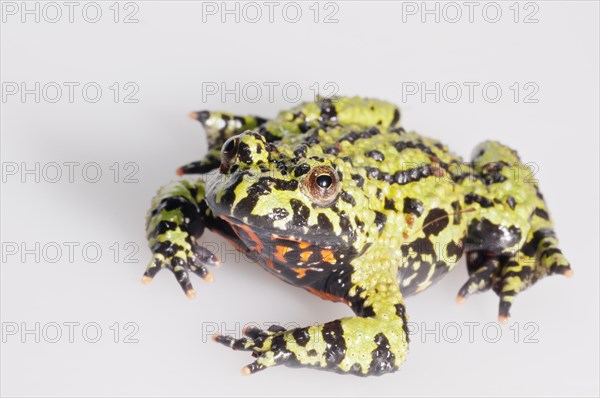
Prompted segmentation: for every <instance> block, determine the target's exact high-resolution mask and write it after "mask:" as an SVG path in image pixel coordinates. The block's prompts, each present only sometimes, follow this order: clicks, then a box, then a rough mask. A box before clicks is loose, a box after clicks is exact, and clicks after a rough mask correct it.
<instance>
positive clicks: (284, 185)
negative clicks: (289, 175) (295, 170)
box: [260, 177, 298, 191]
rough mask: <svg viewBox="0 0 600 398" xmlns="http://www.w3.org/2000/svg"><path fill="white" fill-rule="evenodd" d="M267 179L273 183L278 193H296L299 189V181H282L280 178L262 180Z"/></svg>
mask: <svg viewBox="0 0 600 398" xmlns="http://www.w3.org/2000/svg"><path fill="white" fill-rule="evenodd" d="M263 178H264V179H266V180H268V181H271V182H272V183H273V186H274V187H275V189H276V190H278V191H295V190H296V189H298V181H296V180H281V179H279V178H272V177H261V178H260V180H262V179H263Z"/></svg>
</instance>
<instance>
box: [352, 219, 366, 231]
mask: <svg viewBox="0 0 600 398" xmlns="http://www.w3.org/2000/svg"><path fill="white" fill-rule="evenodd" d="M354 222H355V223H356V227H357V228H358V229H362V228H363V227H364V226H365V223H364V222H363V221H362V220H361V219H360V218H358V216H355V217H354Z"/></svg>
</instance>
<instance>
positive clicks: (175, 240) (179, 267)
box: [142, 180, 237, 298]
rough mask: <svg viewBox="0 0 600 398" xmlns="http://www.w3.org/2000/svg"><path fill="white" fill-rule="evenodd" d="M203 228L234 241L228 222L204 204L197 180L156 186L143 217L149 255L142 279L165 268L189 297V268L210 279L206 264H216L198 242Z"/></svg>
mask: <svg viewBox="0 0 600 398" xmlns="http://www.w3.org/2000/svg"><path fill="white" fill-rule="evenodd" d="M205 228H209V229H211V230H215V231H216V232H218V233H220V234H221V235H223V236H225V237H226V238H229V239H230V240H234V243H237V242H235V237H234V235H233V233H232V232H231V231H230V230H228V226H227V225H226V224H225V223H224V222H223V221H222V220H220V219H218V218H216V217H214V216H213V214H212V213H211V211H210V209H209V208H208V206H207V205H206V202H205V201H204V183H203V182H202V181H201V180H197V181H194V182H192V181H187V180H181V181H174V182H171V183H170V184H167V185H165V186H164V187H162V188H160V190H159V191H158V193H157V194H156V196H155V197H154V199H152V204H151V207H150V210H148V215H147V218H146V237H147V239H148V244H149V246H150V249H151V250H152V253H153V255H152V260H151V261H150V264H149V265H148V268H147V269H146V272H144V276H143V277H142V282H144V283H149V282H151V281H152V279H153V278H154V276H155V275H156V274H157V273H158V272H159V271H160V270H161V269H163V268H167V269H168V270H170V271H171V272H173V274H174V275H175V278H176V279H177V282H179V285H180V286H181V288H182V289H183V291H184V292H185V294H186V295H187V296H188V297H190V298H193V297H194V296H195V295H196V292H195V290H194V289H193V287H192V283H191V282H190V278H189V271H192V272H193V273H195V274H196V275H198V276H200V277H201V278H202V279H204V280H206V281H210V280H212V275H211V274H210V273H209V272H208V268H207V266H211V265H218V264H219V259H218V258H217V256H216V255H215V254H214V253H212V252H211V251H210V250H209V249H207V248H205V247H204V246H202V245H200V244H199V243H198V238H200V237H201V236H202V234H203V233H204V229H205Z"/></svg>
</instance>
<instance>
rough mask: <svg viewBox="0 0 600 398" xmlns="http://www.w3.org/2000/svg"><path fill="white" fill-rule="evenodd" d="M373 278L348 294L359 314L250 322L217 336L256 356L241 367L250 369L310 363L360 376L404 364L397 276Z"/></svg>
mask: <svg viewBox="0 0 600 398" xmlns="http://www.w3.org/2000/svg"><path fill="white" fill-rule="evenodd" d="M385 279H386V280H379V281H374V282H375V283H374V284H373V286H372V287H373V289H370V290H362V289H357V290H354V292H355V296H354V297H350V296H348V300H349V301H350V302H351V303H352V308H353V309H354V310H355V312H356V316H354V317H349V318H343V319H339V320H335V321H332V322H328V323H325V324H322V325H316V326H310V327H302V328H295V329H290V330H285V329H282V328H280V327H271V328H269V329H268V330H266V331H263V330H260V329H256V328H247V329H245V330H244V335H245V336H244V337H242V338H241V339H235V338H233V337H230V336H223V335H215V336H214V339H215V341H217V342H219V343H221V344H223V345H226V346H228V347H230V348H232V349H234V350H243V351H250V352H251V353H252V356H253V357H255V358H256V360H255V361H254V362H252V363H251V364H250V365H248V366H246V367H244V368H243V369H242V373H243V374H251V373H255V372H258V371H260V370H263V369H266V368H268V367H271V366H275V365H287V366H292V367H298V366H306V367H314V368H320V369H324V370H333V371H336V372H340V373H350V374H355V375H359V376H369V375H381V374H384V373H390V372H394V371H396V370H398V369H399V367H400V365H401V364H402V362H404V359H405V357H406V353H407V350H408V333H407V319H406V314H405V310H404V303H403V301H402V296H401V294H400V289H399V287H398V283H397V282H396V277H395V275H394V276H391V277H390V278H385Z"/></svg>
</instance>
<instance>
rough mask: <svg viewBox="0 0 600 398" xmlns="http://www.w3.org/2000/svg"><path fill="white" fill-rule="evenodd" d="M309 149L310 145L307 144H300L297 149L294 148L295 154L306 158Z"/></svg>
mask: <svg viewBox="0 0 600 398" xmlns="http://www.w3.org/2000/svg"><path fill="white" fill-rule="evenodd" d="M307 150H308V146H306V145H305V144H300V145H298V147H296V149H294V156H295V157H297V158H304V157H306V151H307Z"/></svg>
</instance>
